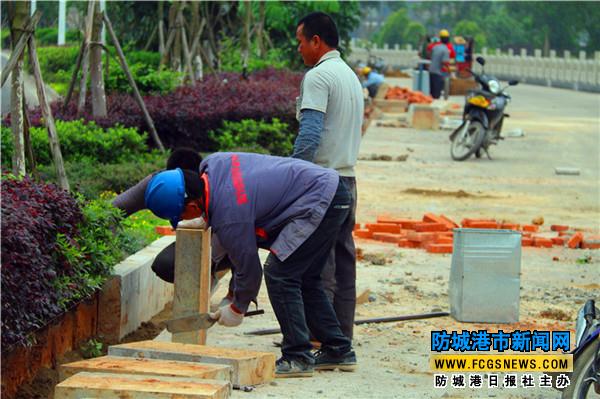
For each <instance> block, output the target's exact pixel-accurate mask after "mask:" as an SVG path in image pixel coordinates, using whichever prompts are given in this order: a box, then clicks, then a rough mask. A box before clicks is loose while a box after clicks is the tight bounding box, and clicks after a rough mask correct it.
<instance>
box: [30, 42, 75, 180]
mask: <svg viewBox="0 0 600 399" xmlns="http://www.w3.org/2000/svg"><path fill="white" fill-rule="evenodd" d="M29 62H31V67H32V69H33V76H34V78H35V87H36V89H37V95H38V100H39V101H40V109H41V110H42V116H43V117H44V121H45V122H46V128H47V129H48V139H49V141H50V153H51V154H52V160H53V161H54V167H55V169H56V178H57V179H58V186H59V187H60V188H62V189H63V190H67V191H68V190H69V181H68V180H67V174H66V172H65V165H64V163H63V158H62V153H61V151H60V144H59V141H58V132H57V131H56V126H55V125H54V118H53V117H52V110H51V109H50V104H49V103H48V100H47V99H46V89H45V87H44V80H43V79H42V71H41V68H40V63H39V61H38V57H37V51H36V49H35V37H34V36H33V35H32V36H31V37H30V38H29Z"/></svg>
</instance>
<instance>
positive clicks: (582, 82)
mask: <svg viewBox="0 0 600 399" xmlns="http://www.w3.org/2000/svg"><path fill="white" fill-rule="evenodd" d="M369 55H371V56H374V57H380V58H382V59H383V60H384V62H385V63H386V64H387V65H392V66H397V67H400V68H414V67H416V65H417V61H418V59H419V56H418V53H417V51H416V50H413V49H412V47H411V46H410V45H408V46H406V48H405V49H400V48H399V46H398V45H396V46H394V48H390V47H389V46H387V45H385V46H384V47H383V48H372V49H371V50H370V51H369V50H367V49H365V48H362V47H358V46H357V45H356V44H355V43H353V47H352V53H351V55H350V57H349V61H350V62H358V61H363V62H366V61H367V60H368V59H369ZM477 55H479V54H477ZM481 55H483V56H484V57H485V59H486V66H485V70H486V72H488V73H490V74H492V75H495V76H496V77H498V78H499V79H504V80H508V79H518V80H519V81H521V82H523V83H530V84H536V85H544V86H552V87H561V88H568V89H574V90H583V91H593V92H600V51H596V52H595V53H594V58H593V59H588V58H587V57H586V53H585V52H584V51H580V52H579V54H578V57H577V58H576V57H573V56H572V55H571V53H570V52H569V51H565V52H564V53H563V57H562V58H561V57H557V54H556V51H554V50H550V56H549V57H542V50H534V53H533V54H532V55H531V54H527V50H526V49H521V51H520V53H519V54H515V53H514V50H512V49H509V50H508V52H504V53H502V52H500V50H495V51H494V53H493V54H492V52H491V51H489V50H488V49H486V48H483V49H482V52H481Z"/></svg>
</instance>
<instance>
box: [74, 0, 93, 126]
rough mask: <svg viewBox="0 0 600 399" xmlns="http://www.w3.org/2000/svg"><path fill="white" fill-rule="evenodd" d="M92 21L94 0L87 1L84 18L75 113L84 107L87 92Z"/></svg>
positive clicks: (79, 112) (81, 110)
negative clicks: (77, 99)
mask: <svg viewBox="0 0 600 399" xmlns="http://www.w3.org/2000/svg"><path fill="white" fill-rule="evenodd" d="M93 22H94V0H89V1H88V13H87V18H86V19H85V37H84V38H83V40H84V41H85V50H84V53H83V59H82V65H81V81H80V82H79V102H78V103H77V114H78V115H81V113H82V112H83V111H84V109H85V96H86V94H87V78H88V72H89V65H90V41H91V38H92V25H93Z"/></svg>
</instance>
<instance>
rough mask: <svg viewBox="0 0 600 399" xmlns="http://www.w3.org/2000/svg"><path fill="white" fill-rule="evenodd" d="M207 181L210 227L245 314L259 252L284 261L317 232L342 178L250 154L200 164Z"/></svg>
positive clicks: (254, 290)
mask: <svg viewBox="0 0 600 399" xmlns="http://www.w3.org/2000/svg"><path fill="white" fill-rule="evenodd" d="M200 174H201V175H202V174H206V176H207V177H208V179H207V180H208V199H207V200H208V201H207V202H208V212H207V219H208V225H209V226H211V227H212V230H213V234H214V235H216V236H217V237H218V239H219V242H220V244H221V245H222V246H223V248H224V250H225V251H226V252H227V255H228V256H229V259H230V260H231V262H232V263H233V266H234V270H235V273H234V279H235V284H234V285H235V289H234V293H235V300H234V304H235V306H236V307H237V308H238V309H240V310H241V311H242V312H245V311H246V310H247V308H248V304H249V303H250V301H251V300H252V299H254V298H255V297H256V295H257V294H258V291H259V289H260V284H261V279H262V267H261V263H260V259H259V257H258V248H265V249H268V250H269V251H270V252H271V253H272V254H273V255H275V256H277V258H278V259H279V260H281V261H285V259H287V258H288V257H289V256H290V255H291V254H292V253H294V251H295V250H296V249H297V248H298V247H300V245H302V244H303V243H304V241H306V239H307V238H308V237H309V236H310V235H311V234H312V233H313V232H314V231H315V230H316V229H317V227H318V226H319V224H320V223H321V221H322V219H323V217H324V216H325V212H326V211H327V208H328V207H329V204H330V203H331V200H332V198H333V196H334V195H335V191H336V190H337V186H338V182H339V176H338V174H337V172H336V171H334V170H333V169H326V168H323V167H320V166H317V165H315V164H312V163H310V162H306V161H302V160H299V159H293V158H282V157H273V156H267V155H259V154H250V153H215V154H213V155H210V156H208V157H207V158H205V159H204V161H202V163H201V164H200Z"/></svg>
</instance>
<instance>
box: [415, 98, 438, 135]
mask: <svg viewBox="0 0 600 399" xmlns="http://www.w3.org/2000/svg"><path fill="white" fill-rule="evenodd" d="M408 115H409V116H408V120H409V121H410V123H411V126H412V127H413V128H414V129H427V130H437V129H439V127H440V110H439V109H438V108H436V107H433V106H431V105H428V104H411V105H410V107H409V110H408Z"/></svg>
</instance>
